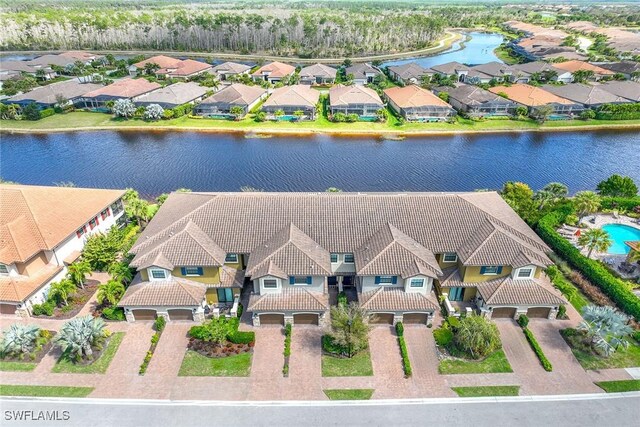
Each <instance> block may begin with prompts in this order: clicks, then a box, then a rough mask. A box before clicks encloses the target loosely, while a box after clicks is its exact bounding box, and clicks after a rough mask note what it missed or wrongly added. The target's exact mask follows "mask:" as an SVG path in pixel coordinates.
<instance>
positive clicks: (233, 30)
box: [0, 0, 640, 57]
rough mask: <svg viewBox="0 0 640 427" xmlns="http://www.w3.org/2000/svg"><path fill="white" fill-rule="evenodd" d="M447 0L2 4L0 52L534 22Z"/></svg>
mask: <svg viewBox="0 0 640 427" xmlns="http://www.w3.org/2000/svg"><path fill="white" fill-rule="evenodd" d="M449 3H453V4H452V5H450V6H445V5H442V4H440V5H437V4H436V5H434V4H431V5H425V4H424V3H419V2H411V1H386V2H379V1H354V2H347V1H333V2H327V1H318V2H309V1H297V2H277V3H273V2H269V1H254V2H246V1H245V2H230V1H227V2H222V1H220V2H197V1H184V2H180V1H169V0H165V1H149V0H146V1H145V0H143V1H138V2H136V1H130V0H120V1H104V2H98V1H80V0H70V1H64V2H63V1H59V0H58V1H54V0H49V1H46V0H41V1H38V0H14V1H6V0H2V1H0V6H1V7H2V13H1V14H0V25H1V26H2V27H1V29H0V39H1V43H0V49H1V50H5V51H6V50H48V49H51V50H54V49H94V50H175V51H203V52H237V53H258V54H273V55H296V56H300V57H320V56H325V57H339V56H359V55H370V54H381V53H393V52H399V51H407V50H415V49H421V48H425V47H428V46H430V45H432V44H434V43H435V42H436V41H437V40H438V39H440V38H441V37H442V36H443V33H444V31H445V29H446V28H448V27H462V28H472V27H477V26H484V27H492V26H496V25H499V24H500V23H501V22H504V21H505V20H509V19H523V20H535V19H536V14H535V9H533V6H526V5H520V6H518V5H515V6H514V5H510V6H509V5H501V4H497V5H496V4H494V5H475V6H469V4H473V3H471V2H461V1H458V2H449ZM463 4H465V5H464V6H463ZM575 8H576V9H575V15H576V16H580V17H584V16H591V17H593V16H594V14H592V13H591V12H590V7H579V6H576V7H575ZM631 9H633V8H631ZM624 11H625V13H624V14H623V15H621V14H620V13H619V12H620V10H618V11H617V12H616V13H614V12H611V11H609V10H607V9H602V8H601V9H599V14H598V15H596V16H597V17H598V20H600V21H609V22H608V23H611V22H610V21H613V20H614V18H613V17H615V20H617V21H621V22H625V23H628V22H637V21H638V20H640V13H638V10H629V9H624ZM634 13H635V15H634ZM568 16H569V17H572V16H574V13H571V14H569V15H568ZM585 19H586V18H585Z"/></svg>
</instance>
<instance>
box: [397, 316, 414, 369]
mask: <svg viewBox="0 0 640 427" xmlns="http://www.w3.org/2000/svg"><path fill="white" fill-rule="evenodd" d="M396 334H397V335H398V345H399V346H400V355H401V356H402V368H403V369H404V376H405V377H406V378H409V377H410V376H411V373H412V371H411V361H410V360H409V352H408V351H407V343H406V342H405V340H404V325H403V324H402V322H398V323H396Z"/></svg>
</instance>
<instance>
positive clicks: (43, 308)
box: [31, 301, 55, 316]
mask: <svg viewBox="0 0 640 427" xmlns="http://www.w3.org/2000/svg"><path fill="white" fill-rule="evenodd" d="M54 309H55V303H54V302H53V301H45V302H44V303H42V304H34V305H33V306H32V307H31V312H32V313H33V315H34V316H53V310H54Z"/></svg>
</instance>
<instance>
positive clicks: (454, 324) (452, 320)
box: [447, 316, 460, 330]
mask: <svg viewBox="0 0 640 427" xmlns="http://www.w3.org/2000/svg"><path fill="white" fill-rule="evenodd" d="M447 323H448V324H449V326H451V328H452V329H454V330H456V329H458V328H459V327H460V319H458V318H457V317H455V316H449V317H447Z"/></svg>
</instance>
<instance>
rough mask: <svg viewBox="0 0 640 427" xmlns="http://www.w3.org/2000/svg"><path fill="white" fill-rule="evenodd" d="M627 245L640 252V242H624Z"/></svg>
mask: <svg viewBox="0 0 640 427" xmlns="http://www.w3.org/2000/svg"><path fill="white" fill-rule="evenodd" d="M624 244H625V245H627V246H629V247H630V248H631V249H633V250H634V251H636V252H640V240H629V241H626V242H624Z"/></svg>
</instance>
